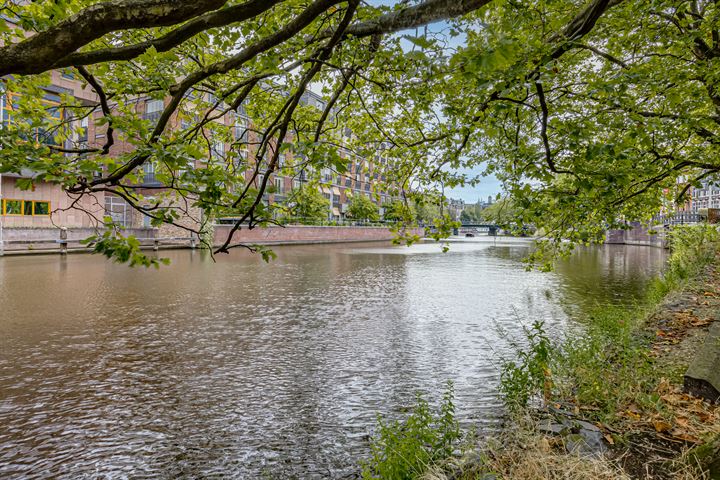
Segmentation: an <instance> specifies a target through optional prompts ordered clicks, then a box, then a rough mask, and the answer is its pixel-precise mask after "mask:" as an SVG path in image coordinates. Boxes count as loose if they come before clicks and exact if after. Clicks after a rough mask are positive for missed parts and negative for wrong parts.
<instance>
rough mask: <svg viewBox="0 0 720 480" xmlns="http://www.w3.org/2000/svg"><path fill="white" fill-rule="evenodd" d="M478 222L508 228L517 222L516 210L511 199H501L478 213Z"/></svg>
mask: <svg viewBox="0 0 720 480" xmlns="http://www.w3.org/2000/svg"><path fill="white" fill-rule="evenodd" d="M479 215H480V220H483V221H486V222H492V223H495V224H497V225H500V226H510V225H511V224H513V223H515V222H517V221H518V220H519V218H520V217H519V216H518V213H517V209H516V208H515V204H514V203H513V201H512V200H511V199H508V198H503V199H501V200H498V201H497V202H495V203H493V204H492V205H490V206H488V207H487V208H485V209H483V210H482V211H480V212H479Z"/></svg>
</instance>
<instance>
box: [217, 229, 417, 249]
mask: <svg viewBox="0 0 720 480" xmlns="http://www.w3.org/2000/svg"><path fill="white" fill-rule="evenodd" d="M231 229H232V226H231V225H216V226H215V237H214V238H215V245H221V244H222V243H223V242H225V239H226V238H227V236H228V235H229V233H230V230H231ZM412 233H414V234H416V235H420V236H422V235H423V233H424V230H423V229H422V228H416V229H414V230H413V232H412ZM393 236H394V234H393V233H392V232H391V231H390V229H389V228H387V227H363V226H357V227H349V226H348V227H318V226H306V225H292V226H287V227H265V228H254V229H252V230H248V229H247V228H242V229H241V230H239V231H237V232H235V233H234V234H233V238H232V243H249V244H252V243H255V244H263V245H273V244H274V245H278V244H286V243H287V244H293V243H298V244H301V243H306V244H307V243H345V242H374V241H389V240H392V239H393Z"/></svg>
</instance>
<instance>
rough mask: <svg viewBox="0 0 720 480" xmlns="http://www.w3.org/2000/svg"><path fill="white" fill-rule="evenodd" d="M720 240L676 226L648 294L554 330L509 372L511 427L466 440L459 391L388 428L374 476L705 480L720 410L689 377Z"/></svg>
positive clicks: (714, 282) (712, 306) (710, 301)
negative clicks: (559, 336) (689, 389)
mask: <svg viewBox="0 0 720 480" xmlns="http://www.w3.org/2000/svg"><path fill="white" fill-rule="evenodd" d="M719 241H720V237H719V236H718V232H717V230H716V229H714V228H713V227H709V226H702V227H686V228H679V229H676V230H674V232H673V234H672V237H671V251H672V253H671V256H670V258H669V260H668V265H667V268H666V270H665V272H664V273H663V275H662V277H660V278H657V279H655V280H654V281H653V283H652V284H651V285H650V288H649V291H648V294H647V296H646V298H644V299H643V300H641V301H639V302H638V303H637V304H636V305H635V306H633V307H630V308H619V307H607V306H606V307H599V308H597V309H596V310H595V311H593V312H591V313H590V314H588V315H587V316H586V317H585V318H582V319H580V325H581V328H578V329H577V330H576V331H574V332H570V333H569V334H568V335H567V336H566V337H565V338H564V339H563V340H561V341H552V340H551V339H550V338H549V337H548V336H547V335H546V333H545V331H544V329H543V324H542V323H541V322H536V323H534V324H533V325H532V327H530V328H528V329H527V331H526V334H527V335H526V336H527V342H526V344H525V347H523V348H522V349H520V350H518V352H517V356H516V358H515V359H514V360H513V361H512V362H507V363H506V364H505V365H504V368H503V374H502V380H501V388H500V391H501V394H502V396H503V399H504V400H505V403H506V405H507V411H508V416H507V421H506V425H505V428H504V429H503V431H502V432H501V433H499V434H497V435H496V436H495V437H494V438H483V439H482V440H479V439H476V438H474V436H473V435H470V434H467V433H463V432H461V431H460V429H459V428H458V427H457V423H456V421H455V419H454V405H453V403H452V390H451V389H449V390H448V393H447V394H446V395H445V399H444V401H443V402H442V405H441V406H440V410H438V411H436V412H433V411H432V410H431V409H430V407H429V406H428V404H427V402H425V401H424V400H422V399H420V400H419V402H418V405H417V407H416V409H415V411H413V412H412V413H410V414H409V415H408V416H407V418H406V419H404V420H403V421H399V422H395V423H389V424H388V423H384V422H382V421H381V422H380V428H379V430H378V433H377V435H376V437H375V438H374V439H373V442H372V450H373V455H372V458H371V459H370V460H369V461H367V462H366V463H364V464H363V477H364V478H365V479H375V478H382V479H393V480H396V479H397V480H402V479H416V478H425V479H467V480H470V479H472V480H475V479H490V478H507V479H538V480H539V479H560V478H562V479H588V478H597V479H604V478H607V479H619V478H640V479H703V478H711V477H710V470H712V469H714V468H716V467H717V466H718V465H715V464H716V463H717V462H718V459H719V458H720V455H718V453H719V452H718V451H719V450H720V409H719V408H718V407H717V406H712V405H709V404H708V403H706V402H703V401H701V400H699V399H696V398H693V397H690V396H688V395H686V394H684V393H683V392H682V382H683V373H684V372H685V370H686V369H687V366H688V362H689V361H690V360H691V359H692V356H693V354H694V353H695V352H696V351H697V348H698V346H699V345H700V343H701V342H702V340H703V338H704V334H705V332H706V331H707V328H708V326H709V324H710V323H711V322H713V321H715V318H717V312H718V311H720V272H718V270H717V268H716V266H717V263H718V262H717V258H718V248H719ZM713 478H716V477H713Z"/></svg>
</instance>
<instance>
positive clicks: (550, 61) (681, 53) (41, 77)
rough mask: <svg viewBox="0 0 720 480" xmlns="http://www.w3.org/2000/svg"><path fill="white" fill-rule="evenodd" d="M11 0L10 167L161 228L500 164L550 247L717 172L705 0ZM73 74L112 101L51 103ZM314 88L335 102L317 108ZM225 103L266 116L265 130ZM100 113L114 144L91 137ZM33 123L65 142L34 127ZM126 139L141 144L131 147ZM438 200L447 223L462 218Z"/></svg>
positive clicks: (518, 212)
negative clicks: (151, 182)
mask: <svg viewBox="0 0 720 480" xmlns="http://www.w3.org/2000/svg"><path fill="white" fill-rule="evenodd" d="M3 10H4V11H3V13H4V14H5V15H6V16H8V17H9V18H15V19H16V20H17V28H11V27H9V26H8V25H3V27H2V30H1V31H0V36H1V38H0V40H1V41H2V43H1V44H3V45H5V46H4V47H0V75H12V76H6V77H4V81H5V89H6V90H7V91H10V92H16V93H17V94H18V95H16V96H15V97H14V99H15V100H14V101H15V103H16V105H15V106H14V111H13V117H14V121H13V123H12V124H10V125H7V126H6V128H4V129H3V130H2V132H1V133H0V148H2V156H1V157H0V158H1V159H0V171H2V172H14V173H20V172H22V171H23V169H30V170H32V171H34V172H36V177H35V178H36V181H41V180H42V181H50V182H54V183H57V184H59V185H61V186H62V187H63V188H64V189H65V190H66V191H67V192H68V194H70V195H73V196H88V195H94V194H99V193H103V194H114V195H118V196H121V197H122V198H124V199H125V200H126V201H127V202H128V203H129V204H130V205H131V206H132V207H133V208H135V209H137V210H139V211H141V212H143V213H145V214H148V215H150V216H151V217H152V218H153V221H154V222H157V223H158V224H160V223H178V218H179V216H180V214H181V213H182V210H183V209H184V208H186V205H192V206H193V207H194V208H199V209H202V210H204V211H205V212H207V214H208V215H207V217H208V218H212V217H213V216H215V215H217V214H218V213H220V212H223V213H226V212H232V214H233V217H236V218H237V219H238V223H237V224H236V226H235V227H236V229H239V228H245V226H246V225H250V226H262V225H264V224H267V223H268V222H270V221H272V219H273V218H274V216H276V214H277V211H276V209H277V208H278V207H276V206H274V205H272V204H271V205H267V204H266V202H263V196H264V195H265V193H267V190H268V188H269V185H268V184H269V181H270V178H271V176H272V174H274V173H278V172H284V173H287V174H290V175H299V174H300V173H303V174H306V175H307V176H309V177H313V176H317V175H319V173H318V172H320V171H322V170H323V169H329V170H331V171H333V172H334V173H337V174H342V173H344V172H345V171H346V170H347V164H348V160H349V159H350V160H352V161H354V160H355V159H357V158H365V159H368V160H369V161H375V163H377V164H378V165H383V168H382V170H383V171H382V172H381V173H382V175H381V176H382V177H383V178H384V182H385V185H384V186H382V187H379V188H384V189H385V190H386V191H390V192H391V193H392V194H393V195H397V196H400V197H401V196H406V197H407V196H412V195H415V194H417V193H418V192H430V193H434V194H435V195H441V192H442V191H444V189H447V188H451V187H455V186H460V185H473V184H475V183H476V182H477V181H479V179H480V177H481V176H482V175H488V174H492V175H495V176H496V177H497V178H498V179H500V180H501V182H502V183H503V186H504V188H505V190H506V192H507V193H508V194H509V195H510V196H511V197H512V199H513V205H514V207H515V208H514V215H515V216H516V220H517V221H516V223H517V224H527V223H532V224H535V225H536V226H537V227H540V228H542V230H543V231H544V232H546V235H547V240H548V243H547V244H546V245H545V248H543V249H540V250H538V251H539V252H540V253H543V252H549V253H553V252H557V251H559V250H563V249H564V248H566V246H567V245H572V244H573V243H577V242H581V243H585V242H590V241H595V240H599V239H601V238H602V237H603V234H604V231H605V229H606V228H608V227H613V226H619V225H621V224H622V223H623V222H624V221H625V220H648V219H649V218H650V217H651V216H652V215H653V214H654V213H656V212H657V211H658V210H659V209H660V208H661V207H668V208H672V206H673V205H674V204H676V203H678V202H679V203H682V202H683V201H684V199H685V197H686V195H687V192H688V189H689V188H690V187H692V186H697V185H699V183H700V182H701V181H703V180H707V179H712V178H713V175H714V174H715V173H717V172H718V171H720V160H718V151H717V149H718V145H720V139H719V138H718V133H720V93H719V92H718V89H717V84H718V79H719V78H720V34H719V33H718V32H719V30H718V26H719V25H718V23H719V22H720V10H719V9H718V6H717V4H716V3H715V2H711V1H708V0H700V1H697V0H696V1H682V0H651V1H647V0H588V1H578V0H541V1H537V2H510V1H506V0H505V1H504V0H484V1H483V0H462V1H457V0H452V1H451V0H416V1H409V2H396V4H394V6H390V7H388V6H381V7H377V6H373V5H369V4H366V3H361V2H359V1H357V0H350V1H340V0H316V1H313V2H311V1H307V0H285V1H282V0H274V1H260V0H246V1H223V0H199V1H196V2H174V1H170V0H124V1H122V2H120V1H116V2H97V1H90V0H64V1H58V2H30V3H27V4H22V5H14V4H6V5H5V6H4V7H3ZM129 18H132V21H128V19H129ZM437 20H444V23H441V24H435V25H434V26H432V27H430V28H429V29H428V30H427V31H426V33H424V34H420V31H421V30H420V29H419V27H423V26H424V25H428V24H430V23H433V22H435V21H437ZM23 31H24V32H26V33H23ZM34 32H36V33H34ZM30 33H34V35H33V36H31V37H29V38H26V35H29V34H30ZM58 68H67V69H69V70H70V71H73V72H75V73H76V74H77V75H78V76H79V77H80V78H82V79H84V81H85V83H86V84H87V85H88V88H90V89H91V90H93V91H95V92H96V93H97V101H96V102H94V103H93V104H91V105H88V104H81V102H79V101H78V100H77V99H74V98H71V97H69V96H68V95H62V98H61V101H60V102H59V103H60V105H58V106H57V107H54V108H57V109H59V110H62V111H64V112H70V113H66V114H65V115H64V116H62V118H58V117H57V116H53V115H52V112H50V111H49V110H48V108H47V105H46V104H44V103H43V102H42V100H41V99H42V97H43V93H44V91H43V87H44V86H47V85H48V83H49V81H50V77H49V74H48V72H49V71H50V70H51V69H58ZM311 87H313V88H316V89H321V90H322V94H323V97H324V105H321V106H320V108H317V106H316V107H313V106H310V105H308V104H307V103H306V102H304V101H301V100H303V95H304V94H305V92H306V91H307V90H308V89H309V88H311ZM145 96H150V97H152V98H156V99H165V100H166V101H165V104H164V108H163V110H162V112H161V114H160V116H159V118H155V119H143V118H141V117H140V116H138V114H137V111H136V109H135V104H136V102H137V99H138V98H140V97H145ZM225 115H231V116H232V115H237V117H238V118H240V119H242V118H244V117H243V116H244V115H247V117H249V118H250V119H251V120H252V121H251V123H250V124H249V127H248V128H247V130H249V135H237V131H236V129H235V127H236V126H237V123H238V122H235V121H222V120H220V119H224V118H226V117H225ZM83 116H90V118H91V120H92V121H93V122H95V124H96V125H97V126H98V127H100V128H102V129H104V130H105V131H106V137H105V140H104V141H102V142H97V143H96V144H91V145H88V146H84V145H78V144H74V143H73V135H72V132H73V130H74V129H75V128H77V127H76V125H77V123H74V122H75V121H77V120H78V119H80V118H81V117H83ZM31 130H34V131H38V132H43V134H44V135H48V132H50V133H49V134H50V135H51V136H53V138H54V140H55V143H56V145H54V146H53V145H48V144H47V143H48V142H45V143H42V142H32V141H27V138H28V132H29V131H31ZM347 132H352V134H351V135H349V136H348V135H347ZM121 140H122V141H123V142H126V143H128V144H129V145H130V146H131V147H132V148H131V149H123V150H122V151H117V150H114V149H113V145H112V143H113V141H118V142H119V141H121ZM219 140H221V141H222V142H224V143H225V144H226V145H228V148H224V149H223V150H224V151H223V152H222V153H221V154H218V153H217V149H213V145H214V144H216V142H217V141H219ZM58 145H61V146H62V148H59V147H58ZM214 150H215V151H214ZM380 158H381V159H382V160H383V162H379V161H376V159H380ZM148 163H152V164H154V165H155V166H156V175H157V178H158V180H159V181H160V182H162V183H163V184H165V185H167V186H168V187H169V188H167V189H166V190H164V191H162V192H160V193H157V192H155V193H154V195H153V199H152V201H149V200H148V199H147V198H146V197H145V196H144V194H143V193H142V190H140V189H138V188H136V185H137V184H138V182H139V181H140V173H141V172H142V169H143V168H144V166H145V165H147V164H148ZM191 167H192V168H191ZM468 171H474V172H480V173H479V176H475V175H473V174H468V173H466V172H468ZM98 172H100V175H99V176H98V175H97V174H98ZM439 204H442V203H439ZM420 205H422V202H420ZM420 210H421V209H420V208H419V209H418V217H419V218H422V217H423V212H421V211H420ZM432 213H433V216H434V217H435V218H436V219H441V220H440V222H441V228H440V230H443V231H447V229H446V228H445V227H446V226H447V224H446V222H444V221H443V220H442V219H443V218H445V215H444V213H445V212H443V211H442V209H440V211H438V212H432ZM563 239H569V240H571V242H570V243H563V242H562V240H563ZM232 246H233V245H231V243H230V239H228V240H227V242H225V244H224V245H222V246H221V247H219V248H218V249H217V251H219V252H226V251H227V250H228V249H229V248H231V247H232ZM117 251H121V250H117Z"/></svg>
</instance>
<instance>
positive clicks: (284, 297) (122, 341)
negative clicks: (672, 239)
mask: <svg viewBox="0 0 720 480" xmlns="http://www.w3.org/2000/svg"><path fill="white" fill-rule="evenodd" d="M276 252H277V253H278V259H277V260H276V261H274V262H272V263H271V264H269V265H266V264H264V263H263V262H262V261H261V260H260V259H259V258H258V257H257V256H253V255H250V254H248V253H246V252H240V251H237V252H233V254H232V255H230V256H224V257H219V258H218V259H217V263H214V262H213V261H212V259H210V258H209V256H208V255H206V254H204V253H203V252H199V251H196V252H190V251H174V252H161V254H162V256H167V257H169V258H171V260H172V265H171V266H169V267H163V268H161V269H160V270H157V271H156V270H144V269H130V268H127V267H125V266H121V265H115V264H112V263H110V262H108V261H106V260H105V259H103V258H101V257H98V256H89V255H71V256H69V257H67V258H60V257H57V256H29V257H12V258H11V257H5V258H2V259H0V478H3V479H16V478H17V479H19V478H22V479H31V478H72V479H80V478H133V479H135V478H248V479H255V478H279V479H286V478H302V479H305V478H345V477H348V478H352V477H353V475H354V474H356V473H357V463H358V460H359V459H360V458H362V457H363V456H364V455H365V454H367V451H368V436H369V434H370V433H371V432H372V429H373V427H374V425H375V420H376V415H377V414H378V413H382V414H384V415H388V416H390V417H394V416H397V415H399V414H400V412H402V411H403V410H404V408H405V407H407V406H408V405H410V404H412V403H413V400H414V395H415V392H418V391H422V392H425V394H426V396H427V398H429V399H430V400H431V401H436V400H437V399H439V397H440V396H441V394H442V392H443V390H444V388H445V383H446V382H447V381H448V380H452V381H453V382H455V389H456V395H457V397H456V403H457V406H458V409H459V416H460V419H461V420H462V422H463V424H464V425H468V426H470V425H473V426H477V427H478V428H480V429H483V428H492V426H493V424H494V423H495V422H497V420H498V416H499V414H500V410H501V408H500V401H499V399H498V396H497V384H498V378H499V371H500V364H501V363H502V360H503V359H504V358H510V357H511V356H512V349H511V348H509V346H508V345H509V343H510V341H511V340H519V339H521V338H522V327H523V326H524V325H525V326H527V325H529V324H530V323H531V322H533V321H535V320H544V321H545V322H546V326H547V328H548V330H549V331H550V332H551V333H552V334H553V335H561V334H562V332H563V331H564V330H565V329H566V328H567V327H568V325H570V324H572V323H573V322H576V321H577V319H578V318H581V317H582V312H583V311H585V310H586V309H587V308H591V307H592V306H593V305H595V304H598V303H600V304H604V303H615V304H623V303H628V302H632V301H633V300H634V299H636V298H638V296H639V295H641V294H642V293H643V291H644V289H645V286H646V284H647V282H648V279H649V278H651V277H652V276H653V275H655V274H657V273H658V272H659V271H660V270H661V268H662V265H663V261H664V255H665V253H664V252H663V251H662V250H659V249H654V248H648V247H625V246H604V247H598V248H592V249H587V250H583V251H580V252H578V254H576V255H575V256H574V257H573V258H571V259H570V260H568V261H566V262H563V263H561V264H560V265H559V266H558V268H557V269H556V270H555V271H554V272H551V273H542V272H537V271H526V269H525V266H524V265H523V263H522V258H523V256H524V255H526V254H527V252H528V245H527V244H526V243H523V242H522V241H515V242H513V241H509V242H508V241H505V242H499V243H498V242H497V241H494V240H492V239H483V238H479V239H473V240H472V241H458V242H456V243H453V244H452V245H451V249H450V251H449V252H448V253H442V252H441V251H440V248H439V246H438V245H436V244H419V245H415V246H413V247H410V248H407V247H392V246H389V245H385V244H378V243H374V244H358V245H332V246H328V245H322V246H302V247H300V246H296V247H278V248H277V249H276Z"/></svg>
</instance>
